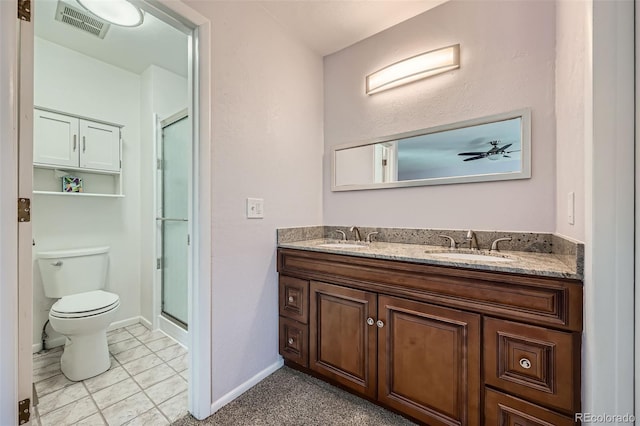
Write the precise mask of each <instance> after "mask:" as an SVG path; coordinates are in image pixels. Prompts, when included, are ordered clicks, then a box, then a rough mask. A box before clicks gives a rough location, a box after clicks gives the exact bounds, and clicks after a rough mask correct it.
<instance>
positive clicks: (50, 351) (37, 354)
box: [33, 346, 63, 361]
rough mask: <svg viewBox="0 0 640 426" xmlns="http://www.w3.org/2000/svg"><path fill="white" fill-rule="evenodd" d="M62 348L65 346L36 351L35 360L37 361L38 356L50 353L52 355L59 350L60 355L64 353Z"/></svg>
mask: <svg viewBox="0 0 640 426" xmlns="http://www.w3.org/2000/svg"><path fill="white" fill-rule="evenodd" d="M62 348H63V346H58V347H55V348H53V349H47V350H46V351H44V352H43V351H40V352H36V353H34V354H33V360H34V361H35V360H36V359H38V358H42V357H44V356H49V355H52V354H54V353H56V352H59V354H58V355H62Z"/></svg>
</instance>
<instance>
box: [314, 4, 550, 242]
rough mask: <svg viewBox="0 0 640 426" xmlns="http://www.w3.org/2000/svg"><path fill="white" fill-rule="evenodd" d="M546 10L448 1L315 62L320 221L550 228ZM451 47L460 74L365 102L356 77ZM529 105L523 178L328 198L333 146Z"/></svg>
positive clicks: (366, 98)
mask: <svg viewBox="0 0 640 426" xmlns="http://www.w3.org/2000/svg"><path fill="white" fill-rule="evenodd" d="M554 17H555V5H554V2H539V1H518V2H465V1H460V2H457V1H456V2H448V3H445V4H443V5H440V6H438V7H436V8H434V9H432V10H430V11H428V12H426V13H424V14H422V15H419V16H417V17H415V18H413V19H411V20H408V21H405V22H403V23H401V24H399V25H396V26H395V27H392V28H390V29H388V30H386V31H383V32H382V33H379V34H376V35H374V36H372V37H370V38H368V39H366V40H363V41H362V42H359V43H357V44H355V45H353V46H351V47H348V48H346V49H344V50H342V51H340V52H337V53H335V54H333V55H330V56H327V57H325V60H324V71H325V75H324V82H325V106H324V111H325V127H324V132H325V161H324V205H323V210H324V222H325V224H328V225H337V224H345V223H350V224H358V225H370V226H402V227H425V226H427V227H433V228H474V229H485V230H491V229H502V230H519V231H538V232H553V231H554V230H555V173H556V172H555V157H556V154H555V151H556V148H555V117H554V101H555V93H554V60H555V21H554ZM454 43H460V49H461V66H460V69H458V70H454V71H451V72H448V73H446V74H443V75H439V76H436V77H433V78H430V79H426V80H422V81H420V82H416V83H413V84H410V85H406V86H403V87H399V88H396V89H393V90H389V91H386V92H382V93H378V94H375V95H373V96H367V95H366V94H365V93H364V79H365V76H366V75H367V74H369V73H371V72H372V71H375V70H377V69H380V68H382V67H384V66H386V65H389V64H391V63H393V62H395V61H398V60H401V59H403V58H406V57H409V56H412V55H415V54H417V53H420V52H424V51H428V50H431V49H435V48H438V47H442V46H448V45H451V44H454ZM524 107H530V108H531V109H532V178H531V179H528V180H515V181H502V182H487V183H473V184H458V185H440V186H427V187H415V188H401V189H389V190H371V191H356V192H331V191H330V175H329V173H330V161H329V153H330V148H331V146H333V145H336V144H342V143H347V142H353V141H359V140H363V139H367V138H373V137H377V136H384V135H390V134H394V133H400V132H406V131H409V130H416V129H420V128H425V127H432V126H437V125H442V124H448V123H454V122H457V121H462V120H468V119H471V118H477V117H482V116H487V115H491V114H497V113H502V112H507V111H511V110H515V109H519V108H524Z"/></svg>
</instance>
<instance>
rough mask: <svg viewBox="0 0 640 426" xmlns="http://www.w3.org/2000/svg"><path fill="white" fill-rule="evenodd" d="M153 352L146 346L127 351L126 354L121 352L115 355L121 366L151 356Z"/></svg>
mask: <svg viewBox="0 0 640 426" xmlns="http://www.w3.org/2000/svg"><path fill="white" fill-rule="evenodd" d="M151 353H152V352H151V351H150V350H149V348H147V347H146V346H144V345H140V346H136V347H135V348H133V349H129V350H126V351H124V352H120V353H118V354H115V355H114V357H115V358H116V359H117V360H118V362H119V363H120V364H124V363H127V362H129V361H133V360H135V359H138V358H142V357H143V356H146V355H149V354H151Z"/></svg>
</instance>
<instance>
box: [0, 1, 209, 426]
mask: <svg viewBox="0 0 640 426" xmlns="http://www.w3.org/2000/svg"><path fill="white" fill-rule="evenodd" d="M132 2H134V3H138V4H140V5H141V6H143V7H144V8H145V9H146V10H147V11H150V10H151V11H157V12H159V13H161V14H163V20H166V21H167V22H169V23H172V24H174V23H177V24H179V25H180V24H181V25H183V26H184V27H185V28H188V29H189V30H190V31H192V35H191V37H190V40H191V45H190V53H189V55H190V59H192V60H191V61H190V63H191V65H190V67H189V72H190V77H191V78H190V80H191V81H192V82H193V86H192V87H191V88H190V89H191V90H190V99H189V101H190V108H192V111H194V112H195V114H192V117H193V118H194V119H193V134H194V146H195V148H196V149H195V150H194V151H195V152H194V158H193V163H194V170H193V174H194V181H195V182H194V183H195V185H194V189H193V190H194V195H196V196H195V197H194V200H193V206H192V209H193V217H194V223H193V230H192V235H193V236H194V241H193V245H194V247H193V266H192V270H193V283H194V285H193V286H192V288H191V289H189V303H190V318H189V321H190V323H191V324H193V327H192V330H191V333H190V350H189V361H190V367H191V368H190V371H189V411H190V412H191V413H192V414H193V415H194V416H195V417H197V418H199V419H203V418H205V417H208V416H209V415H211V412H212V411H211V395H212V377H211V373H212V365H211V361H212V360H211V329H212V324H211V319H212V316H211V216H212V213H211V201H212V196H211V167H210V165H211V146H210V141H211V23H210V21H209V20H208V19H207V18H205V17H204V16H202V15H201V14H199V13H198V12H196V11H195V10H193V9H192V8H190V7H189V6H187V5H185V4H184V3H182V2H178V1H172V0H145V1H143V0H140V1H132ZM32 6H33V2H32ZM17 8H18V6H17V0H4V1H0V60H1V61H0V126H1V127H0V129H1V130H2V134H1V135H0V137H1V138H2V140H1V143H0V177H1V178H2V179H3V182H5V183H6V182H9V184H4V185H3V190H2V192H1V193H0V199H1V200H2V203H1V207H0V256H1V257H0V259H1V265H2V267H0V336H1V338H2V341H3V344H2V345H0V392H1V394H2V397H1V398H0V424H14V423H16V420H17V419H16V413H17V407H18V400H20V399H24V398H30V397H31V371H30V370H31V367H30V359H31V356H30V354H31V349H30V348H31V326H30V323H29V324H24V322H20V321H23V320H25V319H26V320H28V321H30V320H29V319H30V318H31V317H32V307H31V303H32V302H31V300H30V298H29V300H27V299H28V297H27V296H29V295H31V292H32V287H33V283H32V280H31V237H29V238H28V240H29V241H26V235H27V234H28V235H30V234H31V225H30V224H21V225H20V227H21V229H20V233H21V240H20V241H18V232H19V226H18V223H17V219H16V210H17V208H16V202H17V201H16V200H17V198H18V196H19V195H20V196H27V197H28V198H31V186H32V185H23V186H24V187H29V188H28V189H27V190H25V191H26V192H28V193H25V194H22V193H20V194H19V192H18V191H19V190H18V185H17V182H18V179H19V176H18V168H19V165H20V164H22V170H23V172H25V170H28V169H29V168H30V167H31V163H32V159H29V158H27V157H29V155H30V154H31V152H32V147H33V137H32V134H31V133H32V132H31V130H30V129H31V127H32V126H30V124H29V123H32V119H33V99H32V96H33V93H32V89H31V90H27V91H26V92H25V91H24V88H25V87H31V88H32V87H33V62H31V63H30V64H28V63H27V65H28V66H27V67H24V69H22V70H19V64H20V59H21V58H22V57H23V56H24V55H26V57H27V58H29V57H31V58H33V24H29V25H27V26H22V27H24V28H25V31H26V37H27V38H26V39H25V38H24V37H25V34H24V33H25V31H23V34H22V37H23V38H22V43H21V42H20V40H19V38H18V34H17V31H18V27H19V24H18V20H17V17H16V13H17ZM194 52H195V53H196V54H195V55H194ZM31 60H32V59H31ZM19 71H22V77H19V75H18V72H19ZM25 95H26V96H25ZM29 97H31V100H30V101H29ZM18 108H21V110H19V109H18ZM19 111H20V114H19ZM18 117H19V118H20V122H21V123H22V125H23V127H22V128H23V130H24V129H26V131H25V132H24V133H22V134H20V136H18V131H19V120H18ZM19 152H21V153H22V154H21V156H20V157H21V159H19V158H18V153H19ZM25 173H26V172H25ZM29 176H30V173H29ZM28 179H29V183H30V182H31V178H30V177H29V178H28ZM4 188H7V189H4ZM18 252H20V254H21V256H20V258H19V256H18ZM18 274H21V275H22V276H24V277H25V281H23V282H21V283H20V284H18ZM25 274H26V275H28V279H27V278H26V275H25ZM19 293H20V295H19ZM19 296H20V297H21V299H19ZM26 327H28V328H26ZM21 330H22V331H23V333H22V334H23V336H24V337H23V338H22V339H21V341H20V342H18V338H19V336H20V332H21ZM26 340H28V345H27V344H25V343H24V341H26ZM25 351H28V353H29V356H27V359H28V360H29V361H28V364H29V368H28V369H27V368H23V369H22V370H25V371H26V370H29V371H28V376H25V374H18V371H19V370H20V369H19V368H18V367H19V364H18V358H19V356H18V354H19V353H21V352H25ZM25 367H26V366H25Z"/></svg>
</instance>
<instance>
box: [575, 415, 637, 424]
mask: <svg viewBox="0 0 640 426" xmlns="http://www.w3.org/2000/svg"><path fill="white" fill-rule="evenodd" d="M573 420H574V421H576V422H578V421H579V422H582V423H599V424H603V423H616V424H618V423H633V422H635V421H636V417H635V416H634V415H633V414H594V413H575V415H574V419H573Z"/></svg>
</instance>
